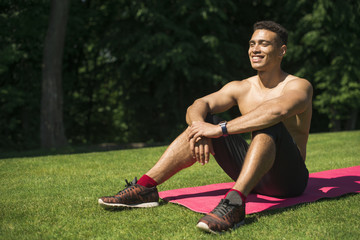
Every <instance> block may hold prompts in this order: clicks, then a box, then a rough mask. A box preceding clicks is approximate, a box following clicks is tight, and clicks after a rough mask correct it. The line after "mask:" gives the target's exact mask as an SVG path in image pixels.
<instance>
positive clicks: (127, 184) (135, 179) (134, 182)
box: [117, 177, 137, 195]
mask: <svg viewBox="0 0 360 240" xmlns="http://www.w3.org/2000/svg"><path fill="white" fill-rule="evenodd" d="M125 182H126V184H125V188H124V189H123V190H121V191H120V192H118V193H117V195H121V194H124V193H126V192H128V191H127V190H128V188H130V187H132V186H134V185H135V184H136V183H137V178H136V177H135V178H134V180H132V182H129V181H128V180H127V179H125Z"/></svg>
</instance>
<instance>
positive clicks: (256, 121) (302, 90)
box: [189, 79, 313, 138]
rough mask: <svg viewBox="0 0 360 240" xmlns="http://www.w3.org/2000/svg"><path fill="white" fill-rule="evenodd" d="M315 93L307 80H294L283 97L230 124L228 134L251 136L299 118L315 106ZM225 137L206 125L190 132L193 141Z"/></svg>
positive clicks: (214, 127)
mask: <svg viewBox="0 0 360 240" xmlns="http://www.w3.org/2000/svg"><path fill="white" fill-rule="evenodd" d="M312 93H313V89H312V86H311V84H310V83H309V82H308V81H307V80H305V79H296V80H293V81H291V82H289V83H288V84H287V85H286V86H285V87H284V89H283V94H282V95H281V96H279V97H277V98H274V99H271V100H268V101H266V102H264V103H262V104H260V105H259V106H258V107H257V108H255V109H254V110H252V111H250V112H248V113H246V114H244V115H243V116H241V117H238V118H235V119H233V120H231V121H229V122H228V123H227V131H228V133H229V134H237V133H243V132H251V131H255V130H258V129H263V128H266V127H269V126H272V125H274V124H276V123H278V122H280V121H282V120H284V119H286V118H289V117H291V116H293V115H295V114H299V113H301V112H303V111H305V109H306V108H307V107H308V105H309V104H310V103H311V99H312ZM221 135H222V132H221V128H219V126H216V125H212V124H207V123H202V122H195V123H193V125H192V126H191V128H190V129H189V138H197V137H210V138H217V137H220V136H221Z"/></svg>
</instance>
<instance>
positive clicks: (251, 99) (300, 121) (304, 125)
mask: <svg viewBox="0 0 360 240" xmlns="http://www.w3.org/2000/svg"><path fill="white" fill-rule="evenodd" d="M297 79H299V78H298V77H295V76H293V75H288V76H287V77H286V78H285V79H284V81H282V82H280V83H279V84H278V85H277V86H275V87H273V88H265V87H263V86H261V85H260V84H259V80H258V77H257V76H253V77H251V78H248V79H245V80H243V81H239V82H238V86H239V87H241V89H242V90H243V91H241V95H240V94H239V96H238V98H237V105H238V107H239V110H240V112H241V114H242V115H245V114H246V113H248V112H250V111H252V110H254V109H255V108H256V107H258V106H259V105H260V104H262V103H264V102H266V101H268V100H271V99H274V98H277V97H279V96H281V95H282V93H283V90H284V87H285V86H286V84H287V83H289V82H290V81H294V80H297ZM311 115H312V104H311V101H310V102H309V104H308V106H307V108H306V109H305V111H303V112H301V113H299V114H297V115H294V116H291V117H289V118H287V119H285V120H283V123H284V125H285V127H286V129H287V130H288V131H289V133H290V135H291V136H292V138H293V139H294V141H295V143H296V144H297V146H298V148H299V150H300V153H301V155H302V157H303V159H304V161H305V158H306V144H307V141H308V136H309V130H310V122H311Z"/></svg>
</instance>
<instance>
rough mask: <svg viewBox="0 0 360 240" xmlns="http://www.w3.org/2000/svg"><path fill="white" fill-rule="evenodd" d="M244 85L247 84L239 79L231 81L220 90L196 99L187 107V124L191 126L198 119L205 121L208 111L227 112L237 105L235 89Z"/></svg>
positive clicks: (212, 112)
mask: <svg viewBox="0 0 360 240" xmlns="http://www.w3.org/2000/svg"><path fill="white" fill-rule="evenodd" d="M242 85H245V83H242V82H239V81H234V82H230V83H228V84H226V85H225V86H224V87H222V88H221V89H220V90H219V91H217V92H215V93H212V94H209V95H207V96H205V97H202V98H199V99H197V100H195V102H194V103H193V104H192V105H191V106H190V107H188V109H187V112H186V122H187V124H188V125H189V126H191V125H192V123H193V122H196V121H201V122H204V121H205V118H206V115H207V114H208V113H211V114H214V113H220V112H225V111H226V110H228V109H230V108H231V107H232V106H234V105H236V98H235V92H234V90H235V89H241V88H244V87H242Z"/></svg>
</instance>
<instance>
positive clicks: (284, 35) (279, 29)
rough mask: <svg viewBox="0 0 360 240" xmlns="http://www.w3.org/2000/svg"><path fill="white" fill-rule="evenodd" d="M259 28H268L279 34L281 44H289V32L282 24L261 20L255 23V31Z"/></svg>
mask: <svg viewBox="0 0 360 240" xmlns="http://www.w3.org/2000/svg"><path fill="white" fill-rule="evenodd" d="M258 29H266V30H269V31H272V32H274V33H276V34H277V36H278V37H279V39H280V44H281V45H287V40H288V32H287V30H286V29H285V28H284V27H283V26H281V25H280V24H278V23H276V22H273V21H260V22H257V23H255V24H254V32H255V31H256V30H258Z"/></svg>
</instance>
